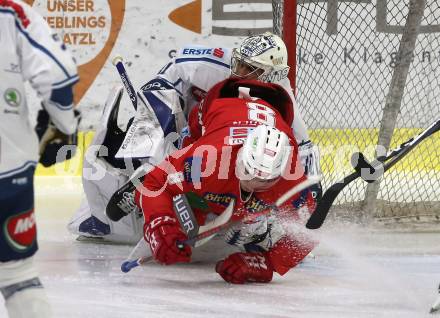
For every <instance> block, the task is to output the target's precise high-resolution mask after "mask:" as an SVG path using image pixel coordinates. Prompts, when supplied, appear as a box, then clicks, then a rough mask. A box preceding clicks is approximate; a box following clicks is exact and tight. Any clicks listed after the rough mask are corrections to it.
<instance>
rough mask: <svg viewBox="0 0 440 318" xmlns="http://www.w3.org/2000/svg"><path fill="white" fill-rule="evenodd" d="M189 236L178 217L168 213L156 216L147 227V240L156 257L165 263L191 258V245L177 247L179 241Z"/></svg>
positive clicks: (184, 260)
mask: <svg viewBox="0 0 440 318" xmlns="http://www.w3.org/2000/svg"><path fill="white" fill-rule="evenodd" d="M187 238H188V237H187V236H186V234H185V232H183V230H182V229H181V227H180V224H179V222H178V221H177V219H176V218H175V217H173V216H170V215H167V214H162V215H159V216H156V217H154V218H153V219H152V220H151V222H150V223H149V224H148V225H147V226H146V229H145V240H146V241H147V242H148V244H150V248H151V252H152V254H153V257H154V259H155V260H156V261H158V262H159V263H162V264H165V265H171V264H174V263H178V262H182V263H188V262H189V261H190V260H191V247H189V246H188V245H184V246H183V248H181V249H180V248H178V247H177V244H178V242H180V241H184V240H186V239H187Z"/></svg>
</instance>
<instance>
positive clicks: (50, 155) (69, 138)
mask: <svg viewBox="0 0 440 318" xmlns="http://www.w3.org/2000/svg"><path fill="white" fill-rule="evenodd" d="M75 117H76V118H77V119H78V120H79V118H80V113H79V112H78V111H76V110H75ZM35 132H36V133H37V135H38V140H39V142H40V145H39V148H40V150H39V153H40V163H41V164H42V165H43V166H45V167H50V166H52V165H54V164H56V163H58V162H62V161H65V160H69V159H71V158H72V157H73V156H74V155H75V150H76V147H69V148H68V149H67V151H65V152H63V153H59V151H60V150H61V148H62V147H63V146H76V145H77V144H78V141H77V134H76V133H74V134H72V135H66V134H64V133H62V132H61V131H60V130H58V128H57V127H56V126H55V125H54V124H53V123H52V121H51V120H50V117H49V114H48V113H47V111H46V110H45V109H44V108H43V109H41V110H40V111H39V112H38V117H37V125H36V127H35ZM57 156H59V158H58V160H59V161H57Z"/></svg>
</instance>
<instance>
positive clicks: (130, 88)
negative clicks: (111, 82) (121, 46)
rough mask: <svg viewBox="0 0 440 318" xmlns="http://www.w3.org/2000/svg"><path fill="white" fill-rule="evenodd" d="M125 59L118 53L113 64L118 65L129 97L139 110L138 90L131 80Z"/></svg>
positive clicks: (117, 67)
mask: <svg viewBox="0 0 440 318" xmlns="http://www.w3.org/2000/svg"><path fill="white" fill-rule="evenodd" d="M122 62H123V59H122V56H120V55H116V56H115V57H114V58H113V59H112V64H113V65H114V66H116V69H117V70H118V73H119V76H120V77H121V80H122V84H123V85H124V87H125V90H126V91H127V93H128V97H129V98H130V100H131V103H132V104H133V107H134V109H135V110H137V96H136V91H135V90H134V88H133V84H132V83H131V81H130V78H129V77H128V74H127V71H126V70H125V67H124V64H123V63H122Z"/></svg>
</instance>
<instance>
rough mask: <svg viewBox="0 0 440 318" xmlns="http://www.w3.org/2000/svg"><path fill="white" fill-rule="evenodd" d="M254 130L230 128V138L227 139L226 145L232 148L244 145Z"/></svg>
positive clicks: (249, 128) (251, 128)
mask: <svg viewBox="0 0 440 318" xmlns="http://www.w3.org/2000/svg"><path fill="white" fill-rule="evenodd" d="M252 130H254V128H253V127H230V128H229V136H227V137H226V139H227V140H226V144H227V145H231V146H232V145H241V144H243V143H244V142H245V140H246V138H247V136H248V134H249V133H250V132H251V131H252Z"/></svg>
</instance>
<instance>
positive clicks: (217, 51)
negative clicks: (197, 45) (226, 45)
mask: <svg viewBox="0 0 440 318" xmlns="http://www.w3.org/2000/svg"><path fill="white" fill-rule="evenodd" d="M212 55H214V56H217V57H219V58H222V57H223V55H225V52H224V51H223V50H222V48H220V47H219V48H215V49H214V52H213V53H212Z"/></svg>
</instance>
